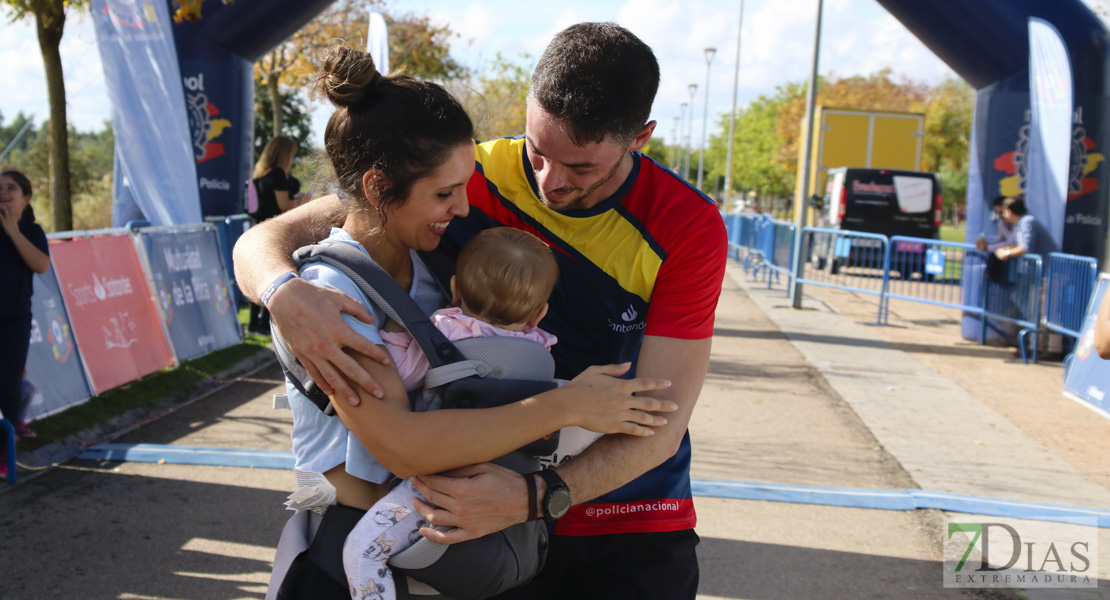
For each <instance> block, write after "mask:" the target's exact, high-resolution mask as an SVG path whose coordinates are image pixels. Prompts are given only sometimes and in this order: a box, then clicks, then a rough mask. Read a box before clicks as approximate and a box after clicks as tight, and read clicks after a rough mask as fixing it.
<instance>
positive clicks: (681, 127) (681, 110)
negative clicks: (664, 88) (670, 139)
mask: <svg viewBox="0 0 1110 600" xmlns="http://www.w3.org/2000/svg"><path fill="white" fill-rule="evenodd" d="M687 106H688V105H687V103H685V102H683V103H682V104H679V105H678V137H676V138H675V143H676V144H678V160H677V161H675V163H674V170H675V172H677V173H681V172H682V159H683V157H684V156H686V152H685V150H684V149H683V148H684V147H685V146H683V144H682V136H683V134H684V133H685V132H686V121H685V120H684V119H685V118H686V107H687Z"/></svg>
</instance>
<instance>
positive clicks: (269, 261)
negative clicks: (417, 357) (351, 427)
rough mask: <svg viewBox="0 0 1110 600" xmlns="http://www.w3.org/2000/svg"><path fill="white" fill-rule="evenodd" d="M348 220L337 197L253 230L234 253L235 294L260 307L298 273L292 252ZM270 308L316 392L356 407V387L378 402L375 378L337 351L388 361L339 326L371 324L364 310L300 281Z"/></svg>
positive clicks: (315, 202)
mask: <svg viewBox="0 0 1110 600" xmlns="http://www.w3.org/2000/svg"><path fill="white" fill-rule="evenodd" d="M346 215H347V211H345V210H344V209H343V206H342V204H340V202H339V198H338V197H337V196H334V195H333V196H325V197H323V198H317V199H316V200H313V201H312V202H309V203H307V204H304V205H302V206H299V207H297V208H295V209H293V210H291V211H289V212H284V213H282V214H280V215H278V216H276V217H274V218H272V219H269V220H268V221H266V222H265V223H259V224H258V225H255V226H254V227H251V228H250V229H249V230H248V231H247V232H246V233H244V234H243V236H242V237H240V238H239V241H238V242H236V243H235V248H234V250H233V256H234V259H235V260H234V263H235V279H236V281H237V282H238V284H239V289H241V290H242V291H243V294H244V295H245V296H246V297H247V298H248V299H250V300H251V301H252V302H254V303H255V304H258V301H259V298H260V297H261V296H262V293H263V292H264V291H265V288H266V287H267V286H268V285H270V282H272V281H273V280H275V279H277V277H278V276H279V275H281V274H283V273H288V272H290V271H296V269H295V268H294V267H293V259H292V258H291V257H292V255H293V251H294V250H296V249H297V248H300V247H301V246H306V245H308V244H311V243H312V242H315V241H317V240H322V239H324V238H326V237H327V236H328V231H329V230H330V229H331V227H332V226H339V225H342V224H343V220H344V219H345V218H346ZM268 308H269V309H270V316H271V317H272V318H273V320H274V322H275V323H276V324H277V326H278V329H280V330H281V332H282V335H283V336H284V337H285V341H286V343H288V344H289V347H290V348H291V349H292V350H293V353H294V354H296V355H297V357H298V358H300V359H301V363H302V364H304V366H305V368H306V369H307V370H308V374H309V375H311V376H312V379H313V380H314V381H316V383H317V384H318V385H319V386H320V389H322V390H324V391H325V392H327V393H328V394H329V395H337V396H340V397H342V398H346V399H347V401H354V402H357V401H358V400H357V398H358V395H357V394H356V393H355V392H354V389H355V387H361V388H363V389H365V390H369V391H370V392H371V393H372V394H375V395H376V396H377V397H381V396H380V394H381V388H380V387H379V386H378V384H377V383H376V382H375V381H374V380H373V378H371V377H370V375H369V374H368V373H366V371H365V370H364V369H362V367H360V366H358V363H356V362H355V361H354V360H352V359H351V357H349V356H347V355H346V354H344V353H343V352H341V351H340V346H345V347H348V348H352V349H354V350H355V351H357V352H359V353H361V354H365V355H367V356H370V357H371V358H374V359H375V360H379V361H382V362H388V361H389V355H388V354H386V353H385V352H383V351H382V350H381V349H380V348H379V347H378V346H377V345H376V344H374V343H372V342H370V341H369V340H367V339H366V338H364V337H362V336H361V335H358V334H357V333H355V332H354V330H352V329H351V328H350V327H348V326H347V324H346V323H344V322H343V317H342V313H347V314H349V315H351V316H354V317H355V318H357V319H358V320H360V321H362V322H364V323H371V322H373V321H374V317H373V316H372V315H371V314H370V312H369V311H367V310H366V307H364V306H363V305H361V304H359V303H358V302H355V301H354V300H353V299H352V298H350V297H348V296H347V295H345V294H343V293H340V292H337V291H335V290H329V289H326V288H322V287H320V286H316V285H312V284H311V283H308V282H307V281H303V280H301V279H299V278H298V279H293V280H291V281H289V282H288V283H286V284H285V285H282V286H281V287H280V288H278V290H277V292H276V293H275V294H274V295H273V296H271V297H270V302H269V306H268ZM340 374H342V376H341V375H340ZM348 381H354V383H355V386H351V385H350V384H349V383H348Z"/></svg>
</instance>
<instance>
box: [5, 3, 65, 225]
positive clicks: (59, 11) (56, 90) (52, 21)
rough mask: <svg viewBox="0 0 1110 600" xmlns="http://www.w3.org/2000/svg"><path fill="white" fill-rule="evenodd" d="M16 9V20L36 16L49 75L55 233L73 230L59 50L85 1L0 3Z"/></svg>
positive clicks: (13, 9) (14, 13) (63, 90)
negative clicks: (69, 21)
mask: <svg viewBox="0 0 1110 600" xmlns="http://www.w3.org/2000/svg"><path fill="white" fill-rule="evenodd" d="M0 2H3V3H4V4H6V5H8V6H9V7H11V9H12V20H13V21H14V20H17V19H22V18H24V17H26V16H27V15H29V14H30V15H34V17H35V30H36V32H37V33H38V39H39V50H40V51H41V52H42V62H43V67H44V68H45V71H46V91H47V96H48V97H49V99H50V123H52V124H53V125H52V126H51V127H50V130H49V131H50V198H51V200H52V202H51V204H52V206H53V215H52V216H53V219H52V220H53V226H54V230H55V231H64V230H69V229H72V228H73V207H72V206H71V203H70V177H69V141H68V139H67V136H68V133H69V132H68V129H67V127H66V123H68V121H67V120H66V88H65V80H64V79H63V78H62V55H61V52H60V51H59V46H60V44H61V42H62V33H63V32H64V30H65V24H66V15H67V13H68V12H69V11H70V10H80V9H81V8H82V7H83V6H84V5H85V1H84V0H0Z"/></svg>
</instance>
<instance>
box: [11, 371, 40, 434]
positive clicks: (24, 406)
mask: <svg viewBox="0 0 1110 600" xmlns="http://www.w3.org/2000/svg"><path fill="white" fill-rule="evenodd" d="M38 393H39V390H38V388H37V387H35V382H34V381H31V380H30V379H28V378H27V369H23V382H22V383H21V384H20V396H19V417H18V420H17V421H16V422H15V423H13V425H14V427H15V435H16V436H18V437H21V438H33V437H38V434H37V433H35V431H34V430H33V429H31V428H30V427H28V426H27V411H28V410H30V409H31V402H32V401H34V399H35V396H36V395H37V394H38Z"/></svg>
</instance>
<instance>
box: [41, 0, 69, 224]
mask: <svg viewBox="0 0 1110 600" xmlns="http://www.w3.org/2000/svg"><path fill="white" fill-rule="evenodd" d="M65 23H66V14H65V8H64V7H63V6H62V1H61V0H53V1H52V2H50V5H49V6H46V7H42V8H41V9H39V10H38V11H36V12H35V25H36V28H37V30H38V37H39V49H40V50H41V51H42V62H43V66H44V67H45V69H46V91H47V94H48V96H49V98H50V203H51V205H52V206H53V208H52V216H53V224H54V231H69V230H71V229H73V206H72V205H71V201H70V182H69V131H68V127H67V125H68V123H67V121H66V87H65V80H64V79H63V78H62V55H61V53H60V52H59V50H58V47H59V45H60V44H61V41H62V31H63V29H65Z"/></svg>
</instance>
